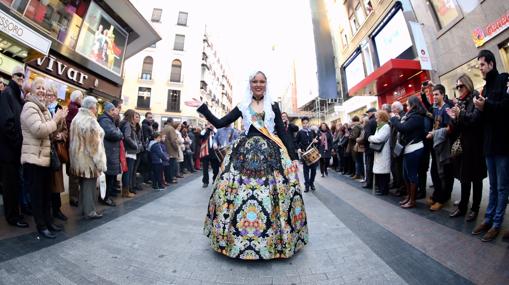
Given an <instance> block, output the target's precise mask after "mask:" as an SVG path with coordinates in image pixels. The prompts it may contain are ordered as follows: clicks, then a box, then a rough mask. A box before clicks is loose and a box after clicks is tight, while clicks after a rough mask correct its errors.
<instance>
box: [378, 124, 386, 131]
mask: <svg viewBox="0 0 509 285" xmlns="http://www.w3.org/2000/svg"><path fill="white" fill-rule="evenodd" d="M386 124H387V122H382V123H378V124H377V125H376V130H377V131H378V130H379V129H381V128H382V127H383V126H385V125H386Z"/></svg>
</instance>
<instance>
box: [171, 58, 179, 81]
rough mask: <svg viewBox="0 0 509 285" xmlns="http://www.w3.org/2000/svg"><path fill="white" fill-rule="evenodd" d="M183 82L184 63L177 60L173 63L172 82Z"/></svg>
mask: <svg viewBox="0 0 509 285" xmlns="http://www.w3.org/2000/svg"><path fill="white" fill-rule="evenodd" d="M181 80H182V62H181V61H180V60H178V59H175V60H174V61H173V62H172V63H171V74H170V81H171V82H181Z"/></svg>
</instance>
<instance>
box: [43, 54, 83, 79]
mask: <svg viewBox="0 0 509 285" xmlns="http://www.w3.org/2000/svg"><path fill="white" fill-rule="evenodd" d="M35 62H36V65H37V66H38V67H39V68H40V69H45V72H50V73H51V74H53V75H56V76H57V77H59V78H62V77H65V78H66V79H67V80H70V81H71V82H72V83H74V84H78V85H83V84H84V83H85V81H86V80H87V79H88V77H89V75H88V74H86V73H84V72H83V71H81V70H79V69H78V68H76V67H73V66H70V65H69V64H66V63H64V62H62V61H60V60H58V59H57V58H56V57H54V56H52V55H50V56H44V57H40V58H38V59H37V60H36V61H35Z"/></svg>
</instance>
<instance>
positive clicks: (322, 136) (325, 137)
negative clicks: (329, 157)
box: [320, 131, 329, 150]
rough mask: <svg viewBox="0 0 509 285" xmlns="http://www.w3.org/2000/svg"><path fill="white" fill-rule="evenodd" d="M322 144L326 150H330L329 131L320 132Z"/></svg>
mask: <svg viewBox="0 0 509 285" xmlns="http://www.w3.org/2000/svg"><path fill="white" fill-rule="evenodd" d="M320 144H321V145H323V149H324V150H329V144H328V142H327V131H325V132H324V131H320Z"/></svg>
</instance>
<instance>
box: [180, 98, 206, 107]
mask: <svg viewBox="0 0 509 285" xmlns="http://www.w3.org/2000/svg"><path fill="white" fill-rule="evenodd" d="M184 104H186V106H188V107H193V108H197V107H200V106H201V105H202V104H203V102H202V101H200V100H198V99H196V98H193V99H192V100H191V101H186V102H184Z"/></svg>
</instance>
